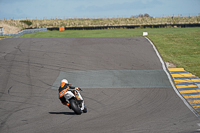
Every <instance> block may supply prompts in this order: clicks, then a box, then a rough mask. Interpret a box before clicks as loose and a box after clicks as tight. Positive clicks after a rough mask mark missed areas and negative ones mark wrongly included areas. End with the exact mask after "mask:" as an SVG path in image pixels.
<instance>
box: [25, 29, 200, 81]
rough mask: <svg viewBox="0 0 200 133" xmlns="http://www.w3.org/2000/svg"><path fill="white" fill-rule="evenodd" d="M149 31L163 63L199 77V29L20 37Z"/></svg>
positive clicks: (89, 33) (131, 32)
mask: <svg viewBox="0 0 200 133" xmlns="http://www.w3.org/2000/svg"><path fill="white" fill-rule="evenodd" d="M143 32H148V34H149V35H148V38H149V39H150V40H151V41H152V42H153V43H154V45H155V46H156V47H157V49H158V51H159V53H160V54H161V56H162V58H163V59H164V61H165V62H171V63H174V64H175V65H176V66H177V67H183V68H185V70H186V71H188V72H191V73H193V74H194V75H196V76H198V77H200V28H199V27H198V28H158V29H110V30H81V31H78V30H68V31H62V32H59V31H47V32H39V33H32V34H25V35H23V36H22V37H133V36H142V33H143Z"/></svg>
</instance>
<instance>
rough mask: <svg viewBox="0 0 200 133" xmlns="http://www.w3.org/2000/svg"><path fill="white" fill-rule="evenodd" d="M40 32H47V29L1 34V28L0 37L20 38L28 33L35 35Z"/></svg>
mask: <svg viewBox="0 0 200 133" xmlns="http://www.w3.org/2000/svg"><path fill="white" fill-rule="evenodd" d="M42 31H47V28H38V29H28V30H22V31H20V32H18V33H16V34H3V28H2V34H1V33H0V35H1V36H14V37H19V36H22V35H23V34H28V33H35V32H42Z"/></svg>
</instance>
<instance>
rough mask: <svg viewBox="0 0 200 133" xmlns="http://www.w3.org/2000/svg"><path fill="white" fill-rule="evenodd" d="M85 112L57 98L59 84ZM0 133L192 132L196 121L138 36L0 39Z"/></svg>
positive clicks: (145, 41) (145, 44)
mask: <svg viewBox="0 0 200 133" xmlns="http://www.w3.org/2000/svg"><path fill="white" fill-rule="evenodd" d="M62 78H67V79H68V80H69V81H70V82H71V83H72V84H73V85H75V86H79V87H81V88H82V89H83V91H82V92H81V94H82V96H83V98H84V100H85V104H86V106H87V108H88V113H86V114H82V115H75V114H74V113H73V112H72V110H69V109H68V108H67V107H66V106H64V105H62V104H61V103H60V101H59V99H58V91H57V88H58V87H59V82H60V79H62ZM0 105H1V106H0V122H1V125H0V132H1V133H27V132H28V133H43V132H47V133H63V132H70V133H104V132H105V133H107V132H108V133H147V132H148V133H169V132H172V133H178V132H181V133H192V132H195V131H196V130H197V129H199V127H198V125H197V123H199V119H198V118H197V117H196V116H195V114H194V113H192V112H191V110H190V109H188V107H187V106H186V105H185V104H184V102H183V101H182V100H181V99H180V97H178V95H177V94H176V93H175V91H174V89H173V88H172V86H171V84H170V83H169V79H168V77H167V75H166V73H165V72H164V71H163V69H162V64H161V62H160V60H159V58H158V56H157V55H156V52H155V50H154V49H153V47H152V45H151V44H150V43H149V41H148V40H147V39H146V38H144V37H124V38H10V39H3V40H0Z"/></svg>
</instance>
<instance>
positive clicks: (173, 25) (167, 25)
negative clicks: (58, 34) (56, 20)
mask: <svg viewBox="0 0 200 133" xmlns="http://www.w3.org/2000/svg"><path fill="white" fill-rule="evenodd" d="M164 27H182V28H186V27H200V24H198V23H197V24H159V25H130V26H127V25H124V26H91V27H65V30H96V29H134V28H164ZM47 30H51V31H52V30H59V27H53V28H47Z"/></svg>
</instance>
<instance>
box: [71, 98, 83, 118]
mask: <svg viewBox="0 0 200 133" xmlns="http://www.w3.org/2000/svg"><path fill="white" fill-rule="evenodd" d="M70 107H71V109H72V110H73V111H74V112H75V113H76V114H77V115H80V114H81V113H82V111H81V109H80V107H79V106H78V102H77V101H76V100H75V99H71V100H70Z"/></svg>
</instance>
